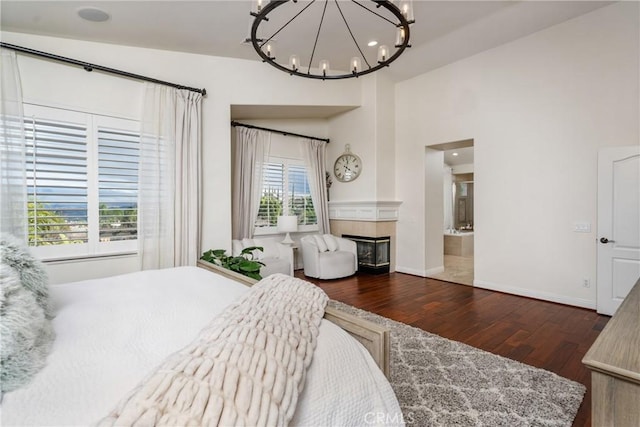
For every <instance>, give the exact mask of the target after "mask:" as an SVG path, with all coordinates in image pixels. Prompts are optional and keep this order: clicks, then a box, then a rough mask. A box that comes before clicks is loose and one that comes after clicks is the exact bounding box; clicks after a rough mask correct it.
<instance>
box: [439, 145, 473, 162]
mask: <svg viewBox="0 0 640 427" xmlns="http://www.w3.org/2000/svg"><path fill="white" fill-rule="evenodd" d="M453 153H457V154H458V155H457V156H454V155H453ZM444 163H445V164H446V165H448V166H458V165H472V164H473V147H465V148H457V149H455V150H445V151H444Z"/></svg>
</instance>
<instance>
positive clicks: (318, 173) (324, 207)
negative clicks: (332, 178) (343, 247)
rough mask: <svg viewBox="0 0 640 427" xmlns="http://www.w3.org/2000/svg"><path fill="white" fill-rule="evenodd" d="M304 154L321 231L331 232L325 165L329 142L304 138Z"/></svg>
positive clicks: (302, 145) (302, 147)
mask: <svg viewBox="0 0 640 427" xmlns="http://www.w3.org/2000/svg"><path fill="white" fill-rule="evenodd" d="M301 149H302V155H303V157H304V161H305V164H306V166H307V173H308V175H309V188H310V190H311V200H313V207H314V209H315V210H316V217H317V218H318V228H319V230H320V233H322V234H324V233H329V232H330V231H329V202H328V197H327V183H326V176H325V173H326V172H325V165H326V159H327V143H326V142H324V141H318V140H315V139H306V138H304V139H302V144H301Z"/></svg>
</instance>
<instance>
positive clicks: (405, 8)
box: [400, 0, 415, 24]
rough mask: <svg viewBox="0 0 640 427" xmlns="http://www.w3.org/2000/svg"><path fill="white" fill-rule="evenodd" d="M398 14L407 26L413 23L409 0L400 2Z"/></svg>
mask: <svg viewBox="0 0 640 427" xmlns="http://www.w3.org/2000/svg"><path fill="white" fill-rule="evenodd" d="M400 12H401V13H402V16H404V18H405V19H406V20H407V22H409V24H412V23H414V22H415V20H414V18H413V2H412V1H411V0H403V1H401V2H400Z"/></svg>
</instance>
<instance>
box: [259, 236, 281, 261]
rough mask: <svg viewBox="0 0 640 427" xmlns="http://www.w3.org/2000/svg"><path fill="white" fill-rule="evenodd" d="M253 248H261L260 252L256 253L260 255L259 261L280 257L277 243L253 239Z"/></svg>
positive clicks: (269, 240)
mask: <svg viewBox="0 0 640 427" xmlns="http://www.w3.org/2000/svg"><path fill="white" fill-rule="evenodd" d="M253 243H254V246H262V249H263V250H262V252H260V251H254V252H258V253H259V254H260V255H259V256H260V258H259V259H265V258H278V257H279V255H280V251H279V250H278V243H276V242H275V241H273V240H271V239H253Z"/></svg>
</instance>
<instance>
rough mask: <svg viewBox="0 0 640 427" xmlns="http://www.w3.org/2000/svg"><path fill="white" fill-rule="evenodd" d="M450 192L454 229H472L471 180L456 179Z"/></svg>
mask: <svg viewBox="0 0 640 427" xmlns="http://www.w3.org/2000/svg"><path fill="white" fill-rule="evenodd" d="M452 193H453V194H452V196H453V224H454V227H455V229H457V230H473V181H458V180H456V181H455V182H454V183H453V185H452Z"/></svg>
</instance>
